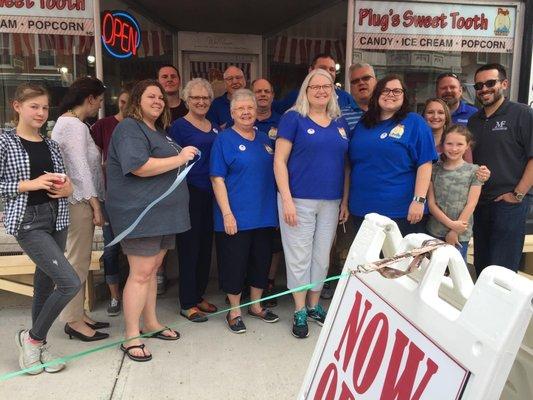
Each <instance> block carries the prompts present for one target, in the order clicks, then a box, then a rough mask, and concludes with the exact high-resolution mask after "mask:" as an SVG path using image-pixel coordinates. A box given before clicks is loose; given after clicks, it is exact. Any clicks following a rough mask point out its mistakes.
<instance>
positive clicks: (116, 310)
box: [107, 299, 120, 317]
mask: <svg viewBox="0 0 533 400" xmlns="http://www.w3.org/2000/svg"><path fill="white" fill-rule="evenodd" d="M107 315H109V316H110V317H115V316H117V315H120V300H117V299H111V301H110V302H109V305H108V306H107Z"/></svg>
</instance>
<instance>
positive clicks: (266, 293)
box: [261, 286, 278, 308]
mask: <svg viewBox="0 0 533 400" xmlns="http://www.w3.org/2000/svg"><path fill="white" fill-rule="evenodd" d="M274 294H275V293H274V287H270V286H269V287H268V289H266V290H265V291H264V292H263V297H269V296H272V295H274ZM277 305H278V299H277V298H276V297H274V298H273V299H268V300H263V301H262V302H261V306H263V307H265V308H273V307H276V306H277Z"/></svg>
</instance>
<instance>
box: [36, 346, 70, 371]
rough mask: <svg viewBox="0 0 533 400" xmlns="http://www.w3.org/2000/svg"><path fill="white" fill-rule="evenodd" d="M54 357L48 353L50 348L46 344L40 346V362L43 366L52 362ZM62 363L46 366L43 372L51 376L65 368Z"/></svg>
mask: <svg viewBox="0 0 533 400" xmlns="http://www.w3.org/2000/svg"><path fill="white" fill-rule="evenodd" d="M56 358H58V357H56V356H54V355H53V354H52V353H50V346H49V345H47V344H46V342H45V343H44V344H43V345H42V346H41V362H42V363H43V364H45V363H47V362H50V361H52V360H55V359H56ZM65 366H66V365H65V363H64V362H58V363H57V364H52V365H47V366H46V367H44V370H45V372H48V373H50V374H53V373H55V372H59V371H61V370H62V369H63V368H65Z"/></svg>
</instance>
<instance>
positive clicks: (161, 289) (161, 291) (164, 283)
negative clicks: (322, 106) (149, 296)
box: [157, 274, 167, 295]
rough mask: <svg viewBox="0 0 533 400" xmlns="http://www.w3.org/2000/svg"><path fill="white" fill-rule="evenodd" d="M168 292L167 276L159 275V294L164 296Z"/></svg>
mask: <svg viewBox="0 0 533 400" xmlns="http://www.w3.org/2000/svg"><path fill="white" fill-rule="evenodd" d="M166 290H167V280H166V278H165V275H163V274H161V275H160V274H157V294H158V295H160V294H164V293H165V291H166Z"/></svg>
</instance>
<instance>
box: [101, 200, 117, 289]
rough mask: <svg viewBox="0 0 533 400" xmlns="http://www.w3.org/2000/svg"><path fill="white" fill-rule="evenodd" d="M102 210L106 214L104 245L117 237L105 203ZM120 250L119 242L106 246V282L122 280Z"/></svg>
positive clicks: (104, 256)
mask: <svg viewBox="0 0 533 400" xmlns="http://www.w3.org/2000/svg"><path fill="white" fill-rule="evenodd" d="M102 210H103V211H104V215H105V220H106V222H105V224H104V226H103V227H102V236H103V237H104V246H107V245H108V243H111V242H112V241H113V239H114V238H115V234H114V232H113V228H112V227H111V223H110V222H109V218H108V216H107V213H106V211H105V204H103V203H102ZM119 252H120V247H119V244H118V243H117V244H115V245H114V246H111V247H104V254H102V260H103V261H104V274H105V282H106V283H107V284H108V285H113V284H118V283H119V282H120V273H119V263H118V255H119Z"/></svg>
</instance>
